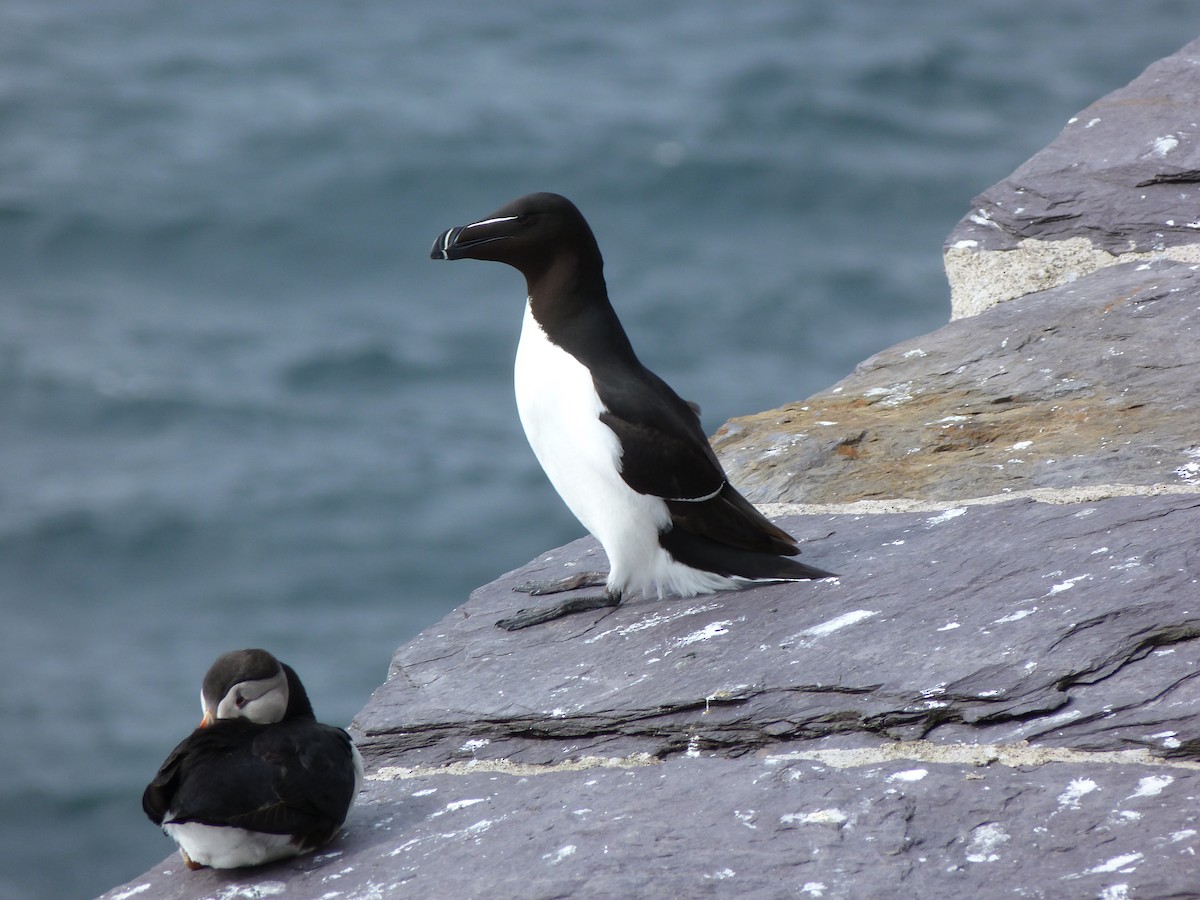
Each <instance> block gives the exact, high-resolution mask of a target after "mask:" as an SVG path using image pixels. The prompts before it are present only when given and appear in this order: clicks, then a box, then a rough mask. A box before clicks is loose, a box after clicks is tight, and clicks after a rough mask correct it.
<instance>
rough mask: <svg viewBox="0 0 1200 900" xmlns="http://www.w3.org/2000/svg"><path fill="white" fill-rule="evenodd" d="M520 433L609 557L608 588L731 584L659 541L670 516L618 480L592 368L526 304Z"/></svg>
mask: <svg viewBox="0 0 1200 900" xmlns="http://www.w3.org/2000/svg"><path fill="white" fill-rule="evenodd" d="M514 376H515V378H514V380H515V386H516V394H517V412H518V413H519V414H520V417H521V425H522V426H523V427H524V429H525V437H526V438H528V440H529V446H530V447H532V448H533V452H534V455H535V456H537V459H538V462H539V463H541V465H542V468H543V469H544V470H545V472H546V476H547V477H548V478H549V479H550V483H551V484H552V485H554V489H555V490H556V491H558V494H559V496H560V497H562V499H563V502H564V503H566V504H567V507H568V508H569V509H570V510H571V512H572V513H574V514H575V517H576V518H577V519H579V521H580V522H581V523H583V527H584V528H586V529H587V530H588V531H590V532H591V533H592V534H593V535H595V537H596V539H597V540H598V541H600V543H601V545H603V547H604V551H605V553H606V554H607V555H608V562H609V575H608V588H609V590H616V591H622V592H624V591H636V590H643V591H645V590H653V591H655V592H657V593H658V594H660V595H661V594H662V593H663V592H664V591H668V592H671V593H678V594H682V595H684V596H688V595H691V594H696V593H707V592H709V591H714V590H723V589H726V588H729V587H734V586H736V583H735V582H733V581H732V580H731V579H728V578H723V577H721V576H717V575H713V574H712V573H709V572H699V571H697V570H696V569H692V568H690V567H688V566H683V565H680V564H679V563H677V562H675V561H674V560H673V559H672V558H671V557H670V555H669V554H667V553H666V552H665V551H664V550H663V549H662V548H661V547H660V546H659V543H658V533H659V532H660V531H661V530H662V529H663V528H664V527H665V526H666V525H667V523H668V522H669V521H670V515H669V513H668V512H667V505H666V503H664V502H663V501H662V500H661V499H660V498H658V497H651V496H647V495H645V494H639V493H638V492H637V491H635V490H633V488H631V487H630V486H629V485H628V484H626V483H625V481H624V479H622V478H621V445H620V442H619V441H618V440H617V436H616V435H615V434H613V432H612V429H610V428H609V427H608V426H607V425H605V424H604V423H603V422H601V421H600V413H601V412H604V404H602V403H601V402H600V398H599V396H598V395H597V394H596V387H595V384H594V383H593V381H592V375H591V372H589V371H588V369H587V367H586V366H584V365H583V364H582V363H580V362H579V361H578V360H576V359H575V357H573V356H571V354H569V353H567V352H566V351H565V350H563V349H562V348H561V347H559V346H557V345H556V344H554V343H552V342H551V341H550V339H549V338H548V337H547V336H546V333H545V331H543V330H542V327H541V325H539V324H538V322H537V320H536V319H535V318H534V317H533V313H532V312H531V311H530V309H529V305H528V303H527V304H526V305H525V319H524V322H523V323H522V326H521V341H520V344H519V345H518V346H517V360H516V367H515V372H514Z"/></svg>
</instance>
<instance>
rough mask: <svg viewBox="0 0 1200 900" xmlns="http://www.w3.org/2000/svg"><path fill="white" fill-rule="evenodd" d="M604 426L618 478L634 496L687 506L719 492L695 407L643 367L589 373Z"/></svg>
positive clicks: (717, 470) (721, 478)
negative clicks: (615, 450)
mask: <svg viewBox="0 0 1200 900" xmlns="http://www.w3.org/2000/svg"><path fill="white" fill-rule="evenodd" d="M593 381H594V384H595V386H596V393H597V394H598V395H599V397H600V402H601V403H603V404H604V407H605V410H606V411H605V412H603V413H601V414H600V420H601V421H602V422H604V424H605V425H607V426H608V427H609V428H611V429H612V430H613V433H614V434H616V436H617V439H618V440H619V441H620V442H621V449H622V456H621V466H622V468H621V477H622V478H623V479H624V480H625V483H626V484H628V485H629V486H630V487H631V488H633V489H634V490H635V491H637V492H638V493H639V494H649V495H650V496H654V497H662V498H663V499H680V500H690V499H694V498H697V497H706V496H709V495H710V494H713V493H714V492H716V491H718V490H720V488H721V485H722V484H724V483H725V472H724V471H723V470H722V469H721V464H720V463H719V462H717V457H716V454H714V453H713V451H712V448H711V447H709V445H708V438H707V437H706V436H705V434H704V430H703V429H702V428H701V427H700V417H699V415H697V413H696V410H695V408H694V407H692V406H691V405H689V404H688V403H687V402H686V401H685V400H683V398H681V397H680V396H679V395H678V394H676V393H675V392H674V391H673V390H671V387H670V385H668V384H667V383H666V382H665V381H663V380H662V379H661V378H659V377H658V376H657V375H655V374H654V373H653V372H651V371H650V370H649V369H647V368H645V367H644V366H640V365H639V366H636V367H623V368H621V369H619V370H617V371H614V372H604V371H597V370H595V369H594V370H593Z"/></svg>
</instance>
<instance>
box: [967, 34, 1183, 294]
mask: <svg viewBox="0 0 1200 900" xmlns="http://www.w3.org/2000/svg"><path fill="white" fill-rule="evenodd" d="M1198 106H1200V40H1197V41H1192V42H1191V43H1189V44H1188V45H1187V46H1185V47H1184V48H1183V49H1181V50H1180V51H1179V52H1178V53H1176V54H1174V55H1172V56H1169V57H1167V58H1166V59H1163V60H1160V61H1158V62H1156V63H1155V64H1153V65H1152V66H1150V67H1149V68H1148V69H1147V70H1146V71H1145V72H1144V73H1143V74H1142V75H1141V76H1140V77H1138V78H1137V79H1136V80H1135V81H1133V82H1131V83H1130V84H1129V85H1127V86H1126V87H1124V88H1121V89H1120V90H1117V91H1114V92H1113V93H1111V94H1109V95H1108V96H1106V97H1104V98H1102V99H1100V100H1098V101H1096V102H1095V103H1093V104H1092V105H1091V106H1089V107H1088V108H1087V109H1084V110H1082V111H1081V112H1079V113H1078V114H1076V115H1075V116H1073V117H1072V118H1071V120H1070V122H1069V123H1068V124H1067V126H1066V127H1065V128H1064V129H1063V131H1062V133H1060V134H1059V135H1058V137H1057V138H1055V140H1054V141H1053V142H1052V143H1051V144H1050V145H1049V146H1048V147H1046V148H1045V149H1044V150H1042V151H1041V152H1039V153H1038V154H1036V155H1035V156H1033V157H1032V158H1031V159H1030V160H1029V161H1028V162H1026V163H1025V164H1024V165H1022V166H1021V167H1020V168H1018V169H1017V170H1016V171H1015V172H1013V173H1012V174H1011V175H1010V176H1008V177H1007V178H1005V179H1004V180H1003V181H1001V182H1000V183H998V184H996V185H994V186H992V187H991V188H989V189H988V190H986V191H984V192H983V194H981V195H980V196H979V197H976V198H975V200H974V202H973V203H972V209H971V212H970V213H968V214H967V215H966V216H964V217H963V219H962V220H961V221H960V222H959V223H958V225H957V226H956V227H955V229H954V230H953V231H952V232H951V233H950V236H949V237H948V238H947V240H946V249H945V262H946V273H947V275H948V277H949V279H950V285H951V304H952V306H953V308H954V314H955V316H956V317H961V316H965V315H974V314H976V313H979V312H981V311H982V310H984V309H986V308H987V307H988V306H991V305H992V304H994V303H997V302H1000V301H1003V300H1008V299H1011V298H1013V297H1018V296H1022V295H1023V294H1026V293H1030V292H1033V291H1038V290H1044V289H1046V288H1050V287H1054V286H1055V285H1058V284H1063V283H1066V282H1068V281H1070V280H1073V279H1075V278H1079V277H1082V276H1083V275H1086V274H1088V273H1090V272H1092V271H1095V270H1096V269H1099V268H1102V267H1104V266H1108V265H1113V264H1115V263H1117V262H1123V261H1129V260H1132V259H1138V260H1143V261H1144V260H1148V259H1152V258H1159V257H1163V256H1165V257H1168V258H1173V259H1178V260H1184V261H1189V262H1200V217H1198V216H1197V210H1198V209H1200V136H1198V133H1197V130H1196V109H1197V107H1198Z"/></svg>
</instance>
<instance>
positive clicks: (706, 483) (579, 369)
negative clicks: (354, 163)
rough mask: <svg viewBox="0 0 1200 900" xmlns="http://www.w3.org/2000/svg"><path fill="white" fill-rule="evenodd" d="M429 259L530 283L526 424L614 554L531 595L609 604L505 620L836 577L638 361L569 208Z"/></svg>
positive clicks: (467, 231) (488, 229) (520, 386)
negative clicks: (591, 591) (750, 493)
mask: <svg viewBox="0 0 1200 900" xmlns="http://www.w3.org/2000/svg"><path fill="white" fill-rule="evenodd" d="M430 256H431V257H432V258H433V259H485V260H493V261H496V262H503V263H507V264H508V265H510V266H513V267H514V268H516V269H517V270H519V271H520V272H521V273H522V274H523V275H524V276H525V281H526V286H527V288H528V295H527V296H528V301H527V303H526V306H525V319H524V323H523V325H522V327H521V339H520V343H519V345H518V347H517V359H516V369H515V382H516V395H517V409H518V412H519V413H520V417H521V424H522V425H523V426H524V428H525V435H526V437H527V438H528V439H529V443H530V446H531V447H532V448H533V452H534V454H535V455H536V456H537V458H538V462H540V463H541V465H542V468H543V469H544V470H545V471H546V475H547V476H548V477H549V479H550V482H551V484H553V485H554V488H555V489H556V490H557V491H558V493H559V495H560V496H561V497H562V499H563V501H564V502H565V503H566V504H567V506H568V507H569V508H570V510H571V512H573V513H574V514H575V516H576V518H578V519H579V521H580V522H582V523H583V526H584V527H585V528H587V530H588V531H590V532H591V533H592V534H593V535H595V537H596V539H597V540H599V541H600V543H601V545H602V546H603V547H604V551H605V553H606V554H607V555H608V561H609V572H608V577H607V579H606V581H604V582H602V581H600V580H599V576H593V575H592V573H588V574H587V575H584V576H576V577H575V578H571V579H564V580H563V581H562V582H557V583H551V584H541V585H534V586H533V587H532V589H531V591H530V592H531V593H550V592H552V591H554V590H567V589H570V588H575V587H586V586H592V585H597V584H600V583H604V584H606V592H605V594H604V595H603V596H599V597H584V598H579V599H575V600H569V601H567V602H565V603H563V604H560V605H558V606H554V607H547V608H544V609H532V610H521V611H520V612H518V613H517V614H516V615H515V616H513V617H511V618H509V619H504V620H501V621H500V622H497V623H496V624H497V625H499V626H500V627H501V628H507V629H509V630H513V629H516V628H524V627H527V626H529V625H535V624H538V623H540V622H545V621H549V620H551V619H556V618H558V617H560V616H562V615H566V614H567V613H571V612H577V611H580V610H585V609H599V608H603V607H611V606H617V605H618V604H619V603H620V602H621V598H622V596H623V595H624V594H626V593H629V592H634V591H642V592H653V593H656V594H657V595H658V596H659V597H662V596H663V595H664V594H675V595H679V596H684V597H689V596H693V595H695V594H704V593H709V592H711V591H722V590H732V589H738V588H743V587H746V586H748V585H751V584H754V583H761V582H778V581H802V580H805V579H812V578H828V577H832V573H830V572H824V571H822V570H821V569H817V568H814V567H813V566H808V565H805V564H804V563H802V562H799V561H797V560H794V559H791V558H790V557H793V556H795V555H796V554H797V553H799V549H798V547H797V545H796V541H795V540H794V539H793V538H792V537H791V535H789V534H787V532H785V531H783V530H782V529H780V528H778V527H776V526H775V525H773V524H771V522H769V521H768V520H767V519H766V517H764V516H763V515H762V514H761V513H760V512H759V511H758V510H757V509H755V508H754V506H753V505H751V504H750V502H749V501H748V500H746V499H745V498H744V497H743V496H742V495H741V494H739V493H738V492H737V491H736V490H735V489H734V488H733V486H732V485H730V483H729V480H728V478H727V477H726V476H725V472H724V471H723V470H722V469H721V465H720V463H719V462H718V461H717V457H716V455H715V454H714V453H713V451H712V448H711V447H710V446H709V443H708V440H707V438H706V437H705V435H704V432H703V430H702V428H701V426H700V418H699V416H698V415H697V412H696V410H695V408H694V407H693V406H691V405H690V404H689V403H687V402H686V401H684V400H683V399H681V398H680V397H679V395H678V394H676V393H675V392H674V391H673V390H671V388H670V387H669V386H668V385H667V384H666V382H664V381H663V380H662V379H661V378H659V377H658V376H657V375H655V374H654V373H653V372H651V371H650V370H649V369H647V368H646V367H645V366H643V365H642V364H641V362H639V361H638V358H637V356H636V355H635V354H634V352H633V347H632V346H631V345H630V343H629V338H628V337H626V335H625V330H624V329H623V328H622V327H621V323H620V321H619V320H618V319H617V314H616V313H615V312H614V311H613V308H612V305H611V304H610V303H609V300H608V290H607V287H606V286H605V283H604V261H603V259H602V258H601V256H600V248H599V246H598V245H597V244H596V239H595V237H594V236H593V235H592V230H591V228H589V227H588V223H587V221H586V220H585V219H584V218H583V216H582V215H581V214H580V212H579V210H578V209H576V208H575V205H574V204H573V203H571V201H570V200H568V199H567V198H565V197H562V196H559V195H558V194H546V193H540V194H529V195H527V196H524V197H520V198H518V199H517V200H514V201H512V202H511V203H509V204H508V205H506V206H503V207H501V208H500V209H498V210H496V212H494V213H492V214H491V215H490V216H487V217H486V218H484V219H481V220H479V221H478V222H473V223H471V224H470V225H463V226H461V227H458V228H451V229H450V230H448V231H446V232H444V233H443V234H442V235H440V236H439V237H438V239H437V241H435V242H434V245H433V250H432V252H431V253H430Z"/></svg>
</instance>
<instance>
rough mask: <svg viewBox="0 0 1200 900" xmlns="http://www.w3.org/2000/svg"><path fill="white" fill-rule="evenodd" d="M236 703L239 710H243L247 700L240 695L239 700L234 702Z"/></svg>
mask: <svg viewBox="0 0 1200 900" xmlns="http://www.w3.org/2000/svg"><path fill="white" fill-rule="evenodd" d="M234 703H236V704H237V708H238V709H241V708H242V707H243V706H245V705H246V698H245V697H243V696H242V695H241V694H238V695H237V698H236V699H235V700H234Z"/></svg>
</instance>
